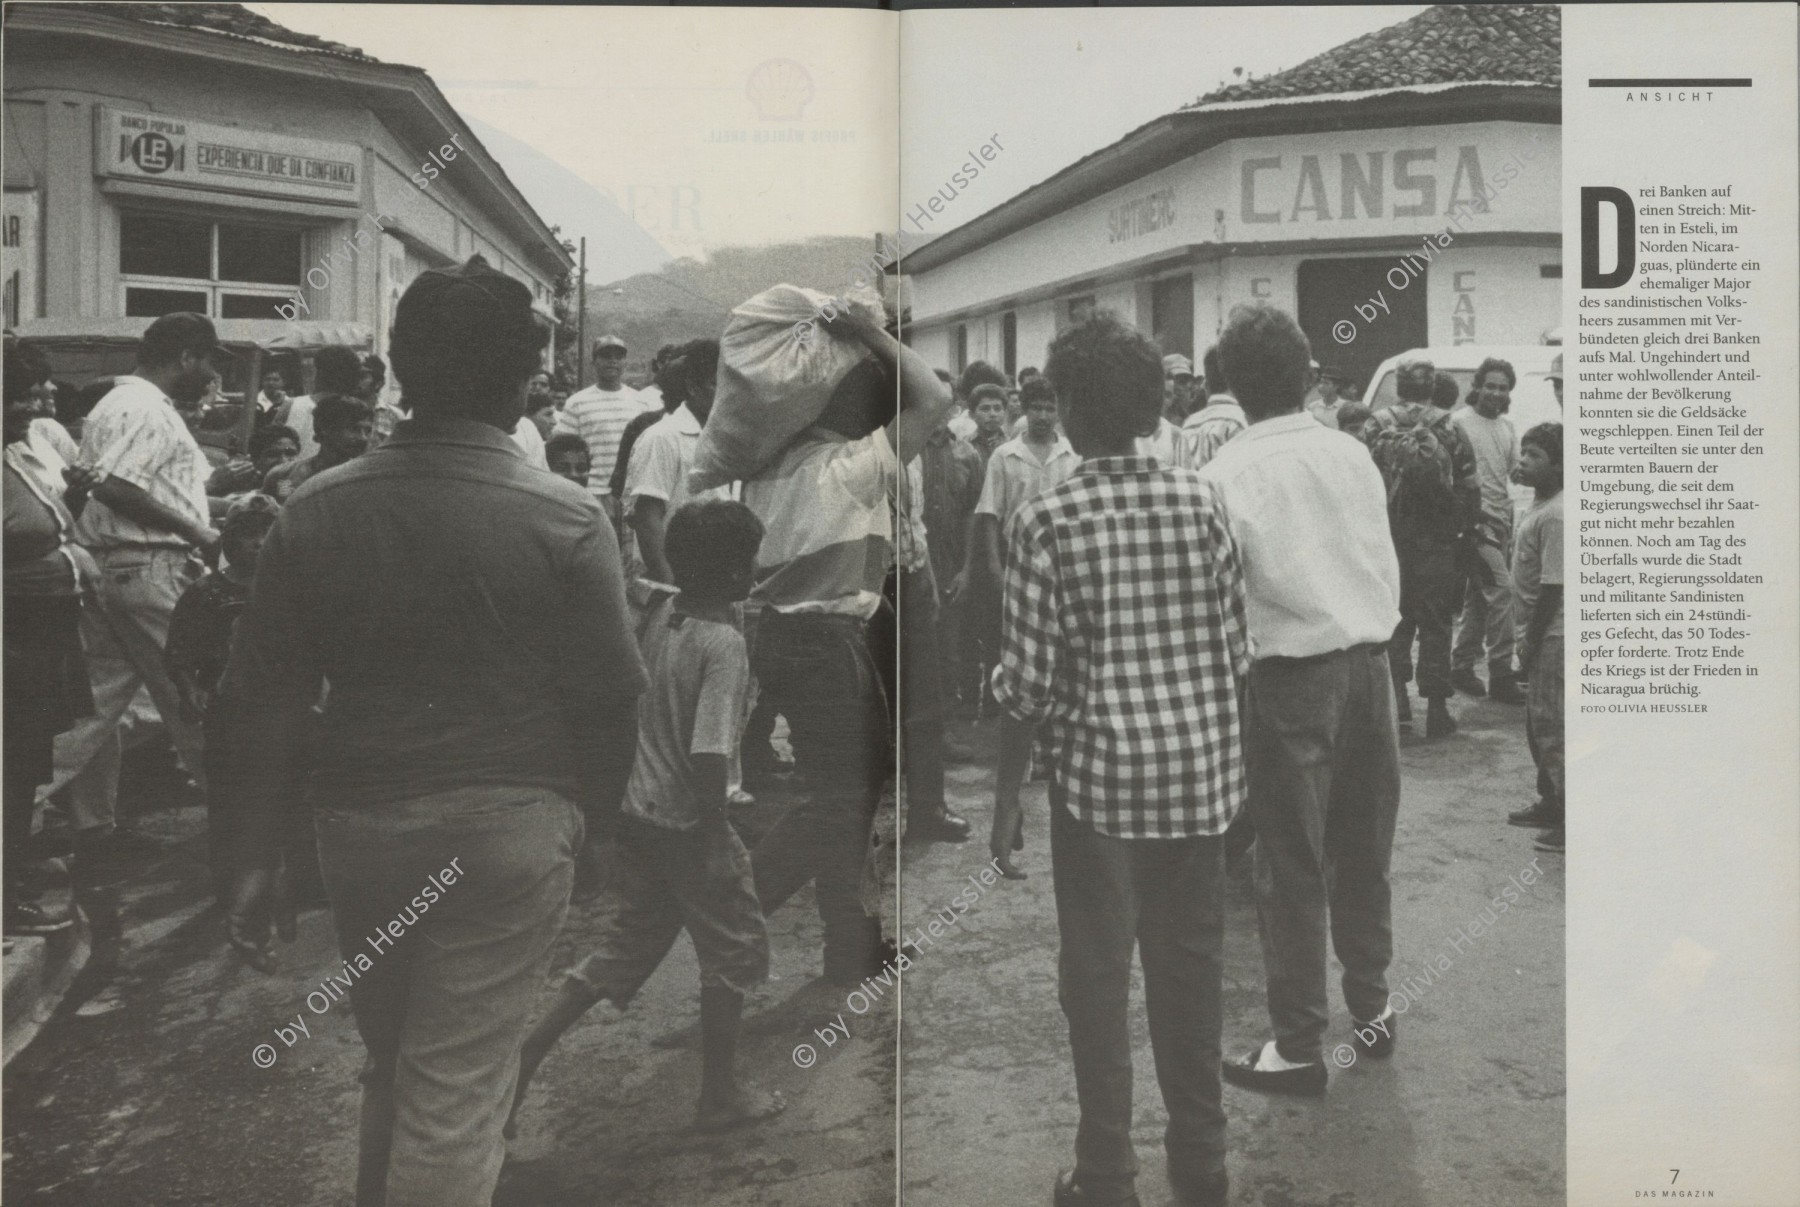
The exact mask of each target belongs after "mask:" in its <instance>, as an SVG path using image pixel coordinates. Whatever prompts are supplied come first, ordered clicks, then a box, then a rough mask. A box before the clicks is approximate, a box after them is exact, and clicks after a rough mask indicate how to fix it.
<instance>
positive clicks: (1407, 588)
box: [1388, 544, 1461, 700]
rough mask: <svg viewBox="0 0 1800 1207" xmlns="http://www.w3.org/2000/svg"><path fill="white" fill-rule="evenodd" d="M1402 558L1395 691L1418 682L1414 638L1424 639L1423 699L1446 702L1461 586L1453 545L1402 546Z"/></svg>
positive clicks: (1391, 662)
mask: <svg viewBox="0 0 1800 1207" xmlns="http://www.w3.org/2000/svg"><path fill="white" fill-rule="evenodd" d="M1397 551H1398V552H1399V554H1400V623H1399V625H1398V626H1396V627H1395V629H1394V637H1393V640H1392V641H1391V642H1390V643H1389V645H1388V669H1389V670H1390V671H1391V672H1392V673H1393V677H1394V688H1395V690H1396V691H1398V690H1400V689H1402V688H1403V687H1404V686H1405V684H1406V682H1407V680H1409V679H1411V678H1412V677H1413V658H1412V643H1413V636H1414V635H1415V634H1417V636H1418V639H1419V667H1418V669H1419V695H1420V696H1421V697H1423V698H1424V699H1427V700H1446V699H1449V697H1450V694H1451V688H1450V625H1451V622H1452V621H1454V620H1455V618H1456V604H1457V600H1458V599H1459V598H1460V594H1459V588H1460V586H1461V581H1460V579H1459V577H1458V575H1457V567H1456V554H1457V551H1456V547H1455V546H1454V545H1426V544H1403V545H1399V546H1398V547H1397Z"/></svg>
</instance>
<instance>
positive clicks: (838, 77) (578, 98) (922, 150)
mask: <svg viewBox="0 0 1800 1207" xmlns="http://www.w3.org/2000/svg"><path fill="white" fill-rule="evenodd" d="M249 7H250V8H252V9H253V10H255V11H256V12H258V13H261V14H262V15H264V16H266V17H268V18H269V19H270V20H273V21H276V22H279V23H280V24H282V25H285V26H287V27H288V28H290V29H294V30H299V31H302V32H305V33H311V34H317V35H320V36H322V37H326V38H331V39H333V40H335V41H338V42H343V43H346V44H348V45H351V46H355V47H358V48H360V49H361V50H363V51H364V52H365V53H368V54H371V55H373V56H374V57H376V58H378V59H382V60H384V61H387V62H393V63H404V64H407V65H410V66H414V67H421V68H424V69H425V70H426V71H427V72H428V73H429V74H430V75H431V77H432V79H433V80H434V81H435V82H436V83H437V85H438V87H439V88H440V89H441V90H442V91H443V92H444V94H445V96H446V97H447V98H448V99H449V101H450V103H451V104H452V105H454V106H455V107H456V108H457V110H458V112H460V113H461V114H462V115H463V117H464V118H465V119H466V120H468V121H470V123H471V125H472V127H473V128H474V129H475V130H476V133H477V137H481V138H482V139H483V140H484V142H485V143H486V144H487V145H488V146H489V148H490V150H492V151H493V152H494V154H495V157H496V158H497V159H499V161H500V163H501V165H502V166H503V167H505V168H506V169H507V171H508V174H509V175H511V176H512V177H513V179H514V182H515V183H516V184H518V185H519V188H520V191H521V192H523V193H524V194H525V196H526V198H527V199H528V200H529V201H530V202H531V203H532V204H533V206H535V207H536V208H537V209H538V211H539V213H540V214H542V215H543V217H544V219H545V220H546V221H548V222H551V223H554V224H557V225H560V226H561V227H562V229H563V233H564V234H565V235H571V236H579V235H584V234H585V235H587V236H589V240H590V244H589V258H590V263H591V266H592V267H591V272H590V279H594V280H601V281H604V280H607V279H618V278H620V277H623V276H627V275H630V273H632V272H637V271H645V270H648V269H651V268H654V267H656V261H658V260H659V259H660V256H659V251H660V252H661V253H666V254H667V255H668V256H704V255H706V253H707V252H708V251H709V250H711V249H713V248H718V247H725V246H734V245H744V244H765V243H776V242H785V241H790V240H798V239H804V238H807V237H809V236H814V235H867V236H873V234H874V233H875V232H877V231H893V230H895V229H896V228H897V227H898V226H899V222H900V214H901V213H903V212H904V211H905V210H906V209H907V208H908V207H907V206H906V204H905V199H906V198H908V197H912V196H914V195H915V194H916V195H917V196H918V197H920V198H921V199H922V198H924V197H926V196H929V195H930V194H931V193H933V192H934V191H935V190H937V189H938V188H940V187H941V186H943V185H944V184H945V182H946V181H947V180H948V179H949V178H950V176H951V174H952V173H953V172H955V171H956V170H957V168H958V166H959V165H960V164H961V163H962V161H963V160H964V158H965V157H966V156H967V153H968V151H969V150H970V149H972V148H975V147H978V146H979V145H980V144H982V143H984V142H987V141H989V140H990V139H991V138H993V137H994V136H995V135H998V136H999V142H1000V150H999V153H998V154H997V155H996V156H995V158H994V159H993V161H992V162H991V163H989V164H988V165H987V168H986V170H985V171H984V172H983V173H982V174H981V175H980V176H979V177H977V178H976V179H975V181H974V182H973V183H972V184H970V185H969V187H968V188H967V189H966V190H965V191H964V192H963V193H962V194H961V195H960V196H959V197H958V198H957V200H956V202H955V206H954V212H952V213H946V214H945V215H944V219H945V221H946V222H947V223H949V224H950V225H960V224H961V223H963V222H965V221H968V220H969V219H972V218H974V217H976V216H978V215H979V214H980V213H982V212H984V211H986V210H988V209H991V208H992V207H993V206H995V205H997V204H999V203H1000V202H1002V201H1005V200H1006V199H1007V198H1009V197H1011V196H1013V195H1014V194H1016V193H1018V192H1020V191H1022V190H1023V189H1025V188H1027V187H1029V186H1030V185H1032V184H1035V183H1037V182H1038V181H1040V180H1043V179H1044V178H1046V177H1048V176H1050V175H1052V174H1054V173H1055V172H1056V171H1058V170H1060V169H1061V168H1063V167H1065V166H1067V165H1068V164H1069V163H1072V162H1073V161H1075V160H1076V159H1079V158H1080V157H1081V156H1083V155H1086V154H1088V153H1090V152H1092V151H1095V150H1098V149H1099V148H1101V147H1103V146H1106V145H1107V144H1109V143H1111V142H1113V141H1115V140H1116V139H1117V138H1119V137H1120V136H1121V135H1123V134H1125V133H1126V132H1128V131H1130V130H1131V129H1133V128H1135V127H1137V126H1139V125H1142V124H1143V123H1144V122H1146V121H1149V120H1151V119H1153V118H1155V117H1157V116H1159V115H1161V114H1163V113H1167V112H1169V111H1171V110H1173V109H1175V108H1178V107H1179V106H1181V105H1183V104H1185V103H1187V102H1189V101H1192V100H1193V99H1194V98H1196V97H1198V96H1199V95H1200V94H1202V93H1204V92H1207V91H1209V90H1211V89H1212V88H1213V87H1215V86H1216V85H1217V84H1218V83H1219V82H1220V81H1222V80H1231V79H1234V78H1235V77H1234V76H1233V75H1232V69H1233V68H1234V67H1242V68H1243V69H1244V70H1245V71H1246V72H1251V73H1256V74H1266V73H1269V72H1273V71H1279V70H1282V69H1284V68H1287V67H1291V66H1294V65H1296V64H1298V63H1300V62H1303V61H1304V60H1306V59H1308V58H1311V57H1312V56H1313V55H1315V54H1318V53H1320V52H1321V51H1324V50H1328V49H1330V48H1331V47H1333V46H1336V45H1338V44H1340V43H1342V42H1344V41H1347V40H1349V39H1350V38H1353V37H1356V36H1358V35H1360V34H1363V33H1367V32H1370V31H1372V30H1375V29H1379V28H1382V27H1385V26H1388V25H1392V24H1394V23H1396V22H1398V21H1402V20H1404V19H1406V18H1407V17H1409V16H1412V15H1414V14H1415V13H1418V12H1420V11H1423V9H1422V7H1421V6H1406V7H1380V8H1351V7H1330V8H1308V9H1287V10H1271V9H1268V8H1236V9H1201V8H1155V9H1110V8H1109V9H1095V8H1071V9H1038V10H1018V9H991V10H980V11H970V12H956V11H946V10H936V11H919V10H915V11H912V12H908V13H906V14H904V15H903V17H901V16H896V15H895V14H893V13H889V12H871V11H865V10H855V9H723V8H714V9H700V8H685V7H591V8H581V7H573V6H568V7H565V6H554V7H537V6H526V5H503V6H486V5H443V6H435V5H381V4H353V5H352V4H251V5H249ZM495 131H497V132H498V133H499V135H500V137H490V132H495ZM645 235H647V236H649V238H648V239H645V238H644V236H645Z"/></svg>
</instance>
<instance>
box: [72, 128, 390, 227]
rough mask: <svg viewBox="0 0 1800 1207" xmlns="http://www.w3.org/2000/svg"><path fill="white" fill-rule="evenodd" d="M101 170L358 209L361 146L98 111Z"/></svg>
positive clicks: (97, 146) (97, 166)
mask: <svg viewBox="0 0 1800 1207" xmlns="http://www.w3.org/2000/svg"><path fill="white" fill-rule="evenodd" d="M98 121H99V127H100V129H99V133H98V136H97V137H96V138H95V140H94V156H95V160H96V162H95V165H94V170H95V172H96V173H98V174H99V175H101V176H111V177H117V178H123V179H130V180H154V181H157V182H158V183H163V184H174V185H181V186H185V187H188V188H201V189H214V190H219V191H224V192H235V193H266V194H271V195H274V196H279V197H294V198H306V199H316V200H321V201H336V202H341V203H343V204H346V205H354V204H357V203H358V202H359V201H360V200H361V197H362V187H361V186H362V159H363V155H362V148H361V147H360V146H358V145H356V144H355V143H338V142H322V141H320V140H318V139H312V138H296V137H293V136H292V135H286V134H270V133H267V132H265V131H261V130H245V129H242V128H240V127H237V126H216V125H212V124H210V123H207V122H196V121H189V120H187V119H186V118H179V117H171V116H170V115H168V114H162V113H142V112H133V111H130V110H124V109H113V108H110V107H107V106H101V107H100V108H99V118H98Z"/></svg>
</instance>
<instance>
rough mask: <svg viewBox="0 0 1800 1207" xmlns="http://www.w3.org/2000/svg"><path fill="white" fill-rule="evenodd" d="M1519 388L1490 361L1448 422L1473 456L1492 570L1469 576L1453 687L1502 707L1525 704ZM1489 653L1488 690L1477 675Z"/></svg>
mask: <svg viewBox="0 0 1800 1207" xmlns="http://www.w3.org/2000/svg"><path fill="white" fill-rule="evenodd" d="M1517 381H1518V378H1517V375H1516V374H1514V372H1513V367H1512V366H1511V365H1509V364H1507V363H1506V362H1505V361H1503V360H1500V359H1499V358H1497V357H1492V356H1490V357H1488V358H1487V359H1486V360H1484V361H1482V362H1481V367H1480V368H1478V369H1476V370H1475V384H1474V388H1473V389H1471V390H1470V391H1469V405H1468V406H1466V407H1463V408H1462V409H1461V410H1458V411H1455V412H1453V413H1452V414H1451V416H1450V422H1452V423H1454V424H1455V425H1456V426H1457V427H1459V428H1461V429H1462V432H1463V434H1464V435H1465V436H1467V437H1468V438H1469V444H1470V446H1471V447H1473V448H1474V450H1475V473H1476V476H1477V478H1478V479H1479V480H1480V482H1481V528H1480V539H1479V540H1478V541H1477V542H1476V552H1477V553H1478V554H1479V555H1480V557H1481V560H1482V561H1483V562H1484V563H1486V565H1487V574H1486V576H1485V577H1486V580H1487V581H1485V582H1478V581H1476V580H1475V578H1474V577H1473V576H1471V577H1470V580H1469V585H1468V587H1467V588H1466V590H1465V592H1464V595H1463V609H1462V625H1461V627H1459V628H1458V629H1457V631H1456V647H1455V648H1454V649H1453V650H1452V651H1451V653H1450V668H1451V669H1450V683H1451V686H1453V687H1455V688H1456V690H1458V691H1460V692H1464V693H1466V694H1467V695H1471V696H1489V697H1491V698H1493V699H1494V700H1497V701H1499V702H1500V703H1502V704H1523V703H1525V696H1524V693H1522V692H1520V691H1519V685H1518V683H1517V682H1516V681H1515V677H1514V675H1513V607H1512V580H1511V573H1512V570H1511V567H1512V535H1513V502H1512V476H1513V471H1514V470H1515V469H1517V468H1518V467H1519V437H1518V433H1517V432H1515V431H1514V430H1513V425H1512V420H1510V419H1508V418H1507V417H1506V412H1507V410H1508V409H1510V408H1511V407H1512V389H1513V386H1514V385H1515V384H1517ZM1484 648H1485V650H1486V652H1487V667H1488V681H1487V683H1486V684H1485V685H1484V684H1483V683H1482V682H1481V679H1480V677H1479V676H1477V675H1476V674H1475V664H1476V663H1477V662H1480V661H1481V657H1482V651H1483V649H1484Z"/></svg>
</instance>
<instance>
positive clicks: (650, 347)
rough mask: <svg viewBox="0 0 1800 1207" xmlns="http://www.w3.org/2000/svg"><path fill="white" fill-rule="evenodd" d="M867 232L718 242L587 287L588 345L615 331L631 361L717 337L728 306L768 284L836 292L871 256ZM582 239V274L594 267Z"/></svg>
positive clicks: (871, 239) (871, 243)
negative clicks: (698, 253) (705, 252)
mask: <svg viewBox="0 0 1800 1207" xmlns="http://www.w3.org/2000/svg"><path fill="white" fill-rule="evenodd" d="M874 250H875V240H874V237H873V235H869V236H857V235H832V236H821V237H818V238H813V239H807V240H804V241H802V242H798V243H776V244H768V245H763V246H757V247H723V248H720V249H718V250H717V251H714V252H712V253H711V254H710V255H709V256H708V257H707V258H706V259H705V260H703V261H702V260H694V259H681V260H675V261H672V262H670V263H668V264H666V265H664V266H663V267H662V268H661V269H660V270H658V271H655V272H641V273H637V274H635V275H633V276H628V277H625V278H623V279H621V280H615V281H613V282H610V283H609V284H605V285H590V286H589V287H588V312H587V330H588V339H589V341H590V342H591V341H592V340H593V339H594V338H595V337H596V336H599V335H602V334H610V335H617V336H619V337H620V338H621V339H623V340H624V341H625V344H626V347H627V348H629V349H630V360H631V362H632V363H633V364H637V363H640V362H644V361H647V360H648V358H649V357H650V355H651V354H652V353H654V352H655V351H656V349H657V348H658V347H659V346H661V345H662V344H667V343H682V342H684V341H686V340H690V339H717V338H718V337H719V333H720V332H721V331H723V330H724V329H725V323H726V319H727V318H728V317H729V315H730V312H731V309H732V308H733V307H734V306H737V305H738V304H740V303H741V302H743V301H745V300H746V299H748V298H750V297H752V296H753V295H755V294H758V293H761V292H762V291H763V290H765V289H767V288H769V287H770V286H771V285H781V284H787V285H802V286H805V287H807V288H809V289H817V290H820V291H821V292H823V293H829V294H839V293H843V292H844V291H845V290H847V289H848V288H849V287H850V284H851V277H852V275H853V274H854V273H855V272H856V270H857V269H858V268H860V267H863V266H865V265H866V264H867V263H868V261H869V257H870V256H871V255H872V254H874ZM593 255H594V249H593V244H592V243H590V244H588V265H589V273H590V275H591V274H592V271H593V264H594V258H593Z"/></svg>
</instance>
